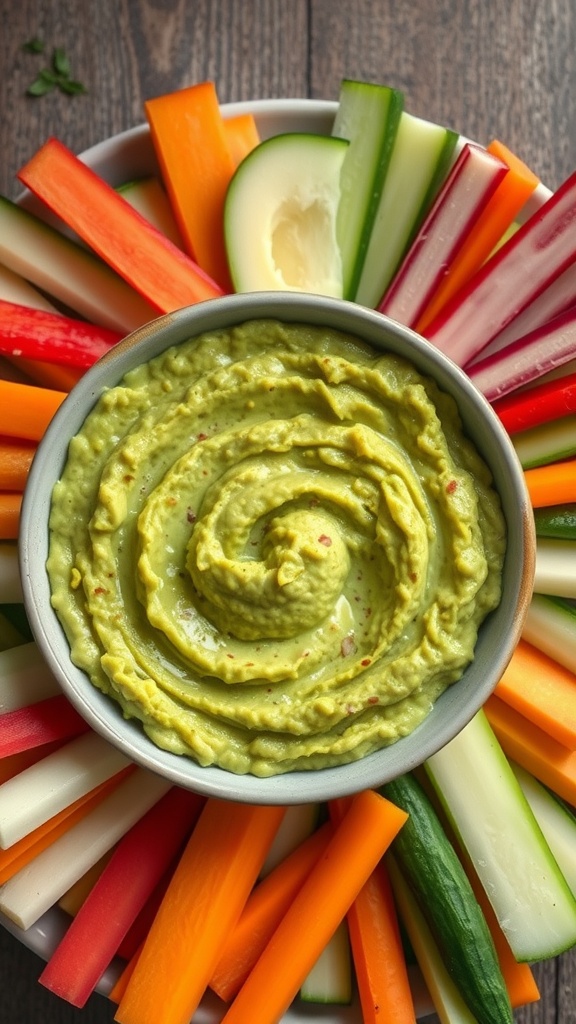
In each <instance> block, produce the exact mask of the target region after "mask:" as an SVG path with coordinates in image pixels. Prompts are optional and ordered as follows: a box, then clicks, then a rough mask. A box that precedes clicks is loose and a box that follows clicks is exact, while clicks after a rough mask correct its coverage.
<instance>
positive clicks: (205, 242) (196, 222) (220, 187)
mask: <svg viewBox="0 0 576 1024" xmlns="http://www.w3.org/2000/svg"><path fill="white" fill-rule="evenodd" d="M144 109H145V112H146V117H147V119H148V124H149V126H150V134H151V137H152V142H153V144H154V149H155V151H156V156H157V158H158V163H159V164H160V169H161V172H162V178H163V181H164V184H165V186H166V191H167V192H168V195H169V197H170V201H171V204H172V207H173V210H174V215H175V217H176V220H177V222H178V226H179V228H180V231H181V234H182V238H183V240H184V243H185V245H186V248H187V249H188V252H189V254H190V255H191V256H192V257H193V258H194V259H195V260H196V261H197V263H198V264H199V265H200V266H201V267H202V269H203V270H205V271H206V272H207V273H208V274H210V276H211V277H212V278H213V279H214V280H215V281H217V282H218V284H219V285H220V286H221V288H223V289H224V290H225V291H231V290H232V284H231V282H230V274H229V270H228V261H227V258H226V248H225V244H224V217H223V211H224V199H225V196H226V190H227V188H228V185H229V183H230V179H231V178H232V175H233V173H234V170H235V164H234V161H233V159H232V156H231V154H230V150H229V148H228V142H227V137H226V133H225V130H224V121H223V118H222V114H221V111H220V106H219V103H218V97H217V95H216V89H215V86H214V83H213V82H198V83H197V84H195V85H192V86H189V87H188V88H186V89H179V90H177V91H176V92H172V93H165V94H164V95H162V96H158V97H156V98H155V99H151V100H148V101H147V102H146V103H145V104H144Z"/></svg>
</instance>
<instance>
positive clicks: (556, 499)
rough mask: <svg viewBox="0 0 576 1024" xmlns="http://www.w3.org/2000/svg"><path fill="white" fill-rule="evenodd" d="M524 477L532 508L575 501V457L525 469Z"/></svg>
mask: <svg viewBox="0 0 576 1024" xmlns="http://www.w3.org/2000/svg"><path fill="white" fill-rule="evenodd" d="M524 479H525V480H526V486H527V488H528V494H529V495H530V501H531V502H532V507H533V508H544V507H545V506H547V505H567V504H569V503H570V502H573V501H576V459H565V460H564V461H563V462H551V463H550V464H549V465H547V466H535V467H534V469H527V470H525V471H524Z"/></svg>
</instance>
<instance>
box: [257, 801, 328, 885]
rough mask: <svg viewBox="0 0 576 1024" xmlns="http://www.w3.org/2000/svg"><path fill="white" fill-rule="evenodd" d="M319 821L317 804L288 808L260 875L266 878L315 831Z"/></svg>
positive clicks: (296, 805)
mask: <svg viewBox="0 0 576 1024" xmlns="http://www.w3.org/2000/svg"><path fill="white" fill-rule="evenodd" d="M317 822H318V805H317V804H294V805H293V806H292V807H287V808H286V814H285V815H284V817H283V818H282V822H281V824H280V827H279V829H278V831H277V833H276V835H275V836H274V839H273V840H272V846H271V847H270V849H269V851H268V855H267V857H266V860H265V861H264V864H263V865H262V869H261V871H260V877H261V878H264V877H265V876H266V875H267V874H269V873H270V871H272V869H273V868H275V867H276V866H277V865H278V864H280V862H281V861H283V860H284V858H285V857H287V856H288V854H289V853H292V850H295V849H296V847H297V846H299V845H300V843H301V842H303V840H304V839H306V837H307V836H309V835H310V833H311V832H313V831H314V829H315V827H316V824H317Z"/></svg>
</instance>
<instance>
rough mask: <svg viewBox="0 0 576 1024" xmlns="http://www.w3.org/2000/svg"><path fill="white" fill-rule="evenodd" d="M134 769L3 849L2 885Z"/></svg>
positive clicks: (0, 852)
mask: <svg viewBox="0 0 576 1024" xmlns="http://www.w3.org/2000/svg"><path fill="white" fill-rule="evenodd" d="M132 770H133V766H132V765H128V766H127V767H126V768H123V769H122V771H120V772H118V773H117V774H116V775H113V776H112V778H110V779H105V781H104V782H101V783H100V784H99V785H98V786H95V787H94V789H91V790H90V792H88V793H85V794H84V795H83V796H81V797H79V798H78V799H77V800H75V801H74V802H73V803H71V804H70V805H69V806H68V807H65V808H64V809H63V810H62V811H59V812H58V814H55V815H54V816H53V817H52V818H50V819H49V820H48V821H46V822H44V823H43V824H42V825H39V826H38V828H35V829H34V830H33V831H32V832H29V833H28V835H26V836H23V837H22V839H19V840H18V842H17V843H14V844H13V845H12V846H10V847H9V848H8V849H7V850H0V885H3V884H4V882H7V881H8V879H9V878H12V876H13V875H15V874H16V873H17V872H18V871H20V869H21V868H23V867H25V866H26V864H29V863H30V861H32V860H34V858H35V857H37V856H38V854H39V853H41V852H42V850H45V849H46V848H47V847H48V846H51V845H52V843H54V842H55V841H56V840H57V839H58V838H59V837H60V836H62V835H64V833H65V832H68V831H69V830H70V829H71V828H73V826H74V825H76V824H77V823H78V822H79V821H81V820H82V818H84V817H86V815H87V814H90V812H91V811H92V810H94V808H95V807H97V806H98V804H99V803H101V801H102V800H104V798H105V797H107V796H108V795H109V794H110V793H112V792H113V790H114V789H116V787H117V786H118V785H119V784H120V782H121V781H122V780H123V779H124V778H126V776H127V775H128V774H129V773H130V772H131V771H132Z"/></svg>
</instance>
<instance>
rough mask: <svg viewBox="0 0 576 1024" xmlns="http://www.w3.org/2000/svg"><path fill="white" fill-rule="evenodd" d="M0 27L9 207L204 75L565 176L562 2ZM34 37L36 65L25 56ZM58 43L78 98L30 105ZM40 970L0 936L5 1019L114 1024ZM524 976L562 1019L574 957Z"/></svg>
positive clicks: (98, 14)
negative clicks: (61, 148) (512, 155)
mask: <svg viewBox="0 0 576 1024" xmlns="http://www.w3.org/2000/svg"><path fill="white" fill-rule="evenodd" d="M0 24H1V25H2V30H1V31H0V193H3V194H5V195H8V196H10V197H12V198H14V197H15V196H16V195H17V194H18V192H19V187H18V183H17V180H16V176H15V175H16V172H17V170H18V168H19V167H20V166H21V165H22V164H23V163H24V162H25V161H26V160H27V159H28V158H29V157H30V156H31V155H32V153H33V152H34V151H35V149H36V148H37V147H38V146H39V145H40V144H41V143H42V142H43V141H44V140H45V139H46V138H47V137H48V136H49V135H57V136H58V137H59V138H60V139H62V141H64V142H65V143H66V144H67V145H69V146H70V147H71V148H72V149H74V150H75V151H81V150H83V149H85V148H86V147H88V146H90V145H92V144H94V143H96V142H99V141H100V140H101V139H104V138H106V137H107V136H109V135H111V134H113V133H115V132H118V131H121V130H123V129H125V128H129V127H131V126H132V125H135V124H138V123H140V122H141V121H142V120H143V100H144V99H146V98H149V97H152V96H156V95H159V94H161V93H163V92H167V91H171V90H174V89H177V88H179V87H181V86H184V85H187V84H190V83H192V82H195V81H199V80H203V79H207V78H210V79H213V80H214V81H215V83H216V86H217V90H218V94H219V96H220V99H221V100H222V101H234V100H243V99H250V98H256V97H258V98H259V97H313V98H324V99H336V98H337V95H338V89H339V83H340V80H341V78H343V77H345V76H346V77H351V78H362V79H366V80H373V81H379V82H385V83H387V84H390V85H393V86H395V87H397V88H400V89H402V90H403V91H404V93H405V97H406V107H407V109H408V110H410V111H411V112H412V113H414V114H418V115H421V116H424V117H427V118H429V119H431V120H434V121H437V122H440V123H442V124H446V125H449V126H451V127H453V128H455V129H457V130H459V131H461V132H463V133H465V134H467V135H468V136H470V137H473V138H475V139H477V140H479V141H480V142H488V141H489V140H490V139H491V138H493V137H499V138H500V139H502V140H503V141H504V142H506V143H507V144H508V145H509V146H510V147H511V148H512V149H513V150H515V151H516V152H517V153H518V155H519V156H521V157H522V158H523V159H524V160H525V161H526V162H527V163H528V164H530V165H531V166H532V168H533V169H534V170H535V171H536V172H537V173H538V174H539V175H540V176H541V178H542V179H543V180H544V181H545V182H546V183H547V184H548V185H549V186H550V187H552V188H555V187H557V186H558V185H559V184H560V183H561V182H562V180H563V179H564V178H565V177H566V176H567V175H568V174H569V173H570V172H571V171H572V170H573V168H575V167H576V59H575V58H574V54H575V52H576V8H575V6H574V0H547V2H546V3H543V2H538V0H504V2H502V0H353V2H350V0H288V2H286V0H188V2H186V0H97V2H95V3H86V2H85V0H66V2H65V3H64V2H62V0H0ZM32 38H39V39H41V40H43V42H44V44H45V51H44V54H33V53H27V52H25V51H24V50H23V44H24V43H26V42H27V41H28V40H30V39H32ZM55 48H63V49H64V50H65V52H66V54H67V55H68V58H69V61H70V71H71V76H72V77H73V78H74V79H76V80H79V81H81V82H82V83H83V84H84V85H85V87H86V89H87V92H86V93H83V94H79V95H66V94H64V93H63V92H61V91H60V90H58V89H54V90H52V91H51V92H49V93H47V94H46V95H44V96H41V97H31V96H29V95H27V88H28V86H29V85H30V83H31V82H32V81H33V79H34V78H35V77H36V74H37V73H38V71H40V69H41V68H42V67H44V66H45V65H46V64H47V63H49V61H50V59H51V55H52V52H53V50H54V49H55ZM40 969H41V961H40V960H39V959H38V958H37V957H36V955H35V954H34V953H31V952H30V951H29V950H28V949H26V948H25V947H24V946H22V945H21V944H20V943H19V942H17V941H16V940H15V939H14V938H13V937H12V936H11V935H9V934H8V933H7V932H6V931H4V929H2V928H0V1022H2V1024H40V1022H42V1024H73V1022H84V1024H104V1022H108V1021H112V1019H113V1011H112V1008H111V1005H110V1004H109V1003H108V1002H107V1001H106V1000H105V999H104V998H103V997H100V996H95V997H93V999H92V1000H91V1001H90V1002H89V1004H88V1006H87V1007H85V1008H84V1009H83V1010H82V1011H77V1010H74V1009H72V1008H70V1007H68V1006H67V1005H66V1004H65V1003H63V1002H61V1001H60V1000H58V999H56V998H55V997H53V996H51V995H50V994H48V993H46V992H45V991H44V989H42V988H41V987H40V986H39V985H38V984H37V982H36V979H37V977H38V974H39V971H40ZM536 974H537V978H538V981H539V984H540V988H541V994H542V998H541V1000H540V1002H539V1003H537V1004H534V1005H533V1006H531V1007H528V1008H525V1009H524V1010H520V1011H517V1013H516V1020H517V1022H519V1024H520V1022H521V1024H574V1022H575V1021H576V952H572V953H569V954H565V955H564V956H563V957H561V958H559V959H558V960H556V961H553V962H549V963H546V964H541V965H538V967H537V968H536ZM322 1019H324V1020H326V1018H325V1017H323V1018H322ZM158 1024H161V1022H158ZM247 1024H259V1022H258V1021H251V1022H247ZM494 1024H497V1022H494Z"/></svg>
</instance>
